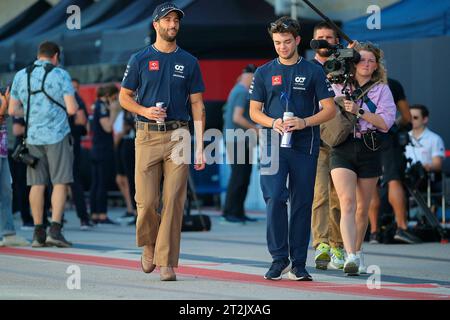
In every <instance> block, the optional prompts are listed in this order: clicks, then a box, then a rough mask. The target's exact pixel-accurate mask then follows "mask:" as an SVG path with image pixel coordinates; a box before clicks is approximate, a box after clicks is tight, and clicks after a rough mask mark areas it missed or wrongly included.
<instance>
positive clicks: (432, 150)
mask: <svg viewBox="0 0 450 320" xmlns="http://www.w3.org/2000/svg"><path fill="white" fill-rule="evenodd" d="M410 109H411V116H412V124H413V129H412V131H410V132H409V137H410V139H411V144H412V145H411V144H409V145H407V146H406V150H405V156H406V158H407V159H408V158H409V159H411V160H412V164H414V163H416V162H419V161H420V162H421V163H422V165H423V167H424V168H425V170H426V171H427V172H430V171H432V172H440V171H441V169H442V162H443V159H444V158H445V147H444V141H443V140H442V138H441V137H440V136H439V135H437V134H436V133H434V132H433V131H431V130H430V129H428V128H427V124H428V120H429V111H428V109H427V107H425V106H423V105H413V106H411V108H410Z"/></svg>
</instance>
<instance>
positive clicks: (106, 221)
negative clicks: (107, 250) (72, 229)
mask: <svg viewBox="0 0 450 320" xmlns="http://www.w3.org/2000/svg"><path fill="white" fill-rule="evenodd" d="M97 224H101V225H108V224H109V225H114V226H118V225H119V223H117V222H115V221H112V220H111V219H110V218H106V219H98V220H97Z"/></svg>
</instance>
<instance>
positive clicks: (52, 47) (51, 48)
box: [38, 41, 61, 58]
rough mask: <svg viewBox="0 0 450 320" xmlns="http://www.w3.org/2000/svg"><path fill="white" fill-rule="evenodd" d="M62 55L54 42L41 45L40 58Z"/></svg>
mask: <svg viewBox="0 0 450 320" xmlns="http://www.w3.org/2000/svg"><path fill="white" fill-rule="evenodd" d="M60 53H61V51H60V50H59V46H58V45H57V44H56V43H54V42H50V41H45V42H42V43H41V44H40V45H39V50H38V56H40V57H46V58H51V57H53V56H54V55H55V54H58V56H59V55H60Z"/></svg>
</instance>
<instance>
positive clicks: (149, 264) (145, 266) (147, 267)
mask: <svg viewBox="0 0 450 320" xmlns="http://www.w3.org/2000/svg"><path fill="white" fill-rule="evenodd" d="M141 267H142V271H144V272H145V273H152V272H153V270H155V268H156V265H154V264H153V259H148V258H144V256H143V255H142V256H141Z"/></svg>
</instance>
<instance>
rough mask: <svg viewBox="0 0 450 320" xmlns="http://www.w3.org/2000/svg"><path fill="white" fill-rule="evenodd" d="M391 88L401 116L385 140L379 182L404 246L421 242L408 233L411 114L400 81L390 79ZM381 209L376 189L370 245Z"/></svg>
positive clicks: (376, 233) (375, 237) (376, 239)
mask: <svg viewBox="0 0 450 320" xmlns="http://www.w3.org/2000/svg"><path fill="white" fill-rule="evenodd" d="M388 85H389V88H390V89H391V92H392V95H393V97H394V102H395V105H396V106H397V110H398V111H399V112H400V117H399V118H398V119H397V121H396V123H395V124H394V125H393V126H392V128H391V129H390V130H389V132H388V133H387V134H385V135H384V137H383V142H382V146H381V162H382V170H383V175H382V177H381V179H380V182H381V184H382V185H383V186H386V184H387V192H388V193H387V195H388V201H389V204H390V205H391V206H392V209H393V211H394V215H395V221H396V225H397V230H396V232H395V235H394V239H395V240H398V241H401V242H403V243H409V244H412V243H418V242H421V241H420V239H419V238H417V237H416V236H414V235H413V234H411V233H410V232H408V222H407V209H406V195H405V190H404V187H403V182H402V181H403V179H404V178H405V177H404V172H405V169H406V163H405V161H404V156H403V153H404V151H405V145H406V144H407V143H408V130H409V128H410V127H411V113H410V111H409V104H408V101H407V100H406V96H405V92H404V90H403V87H402V85H401V84H400V82H398V81H397V80H394V79H388ZM379 210H380V196H379V193H378V188H377V189H375V192H374V194H373V197H372V200H371V202H370V207H369V219H370V239H369V240H370V243H372V244H373V243H378V242H379V237H380V234H379V227H378V216H379Z"/></svg>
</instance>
